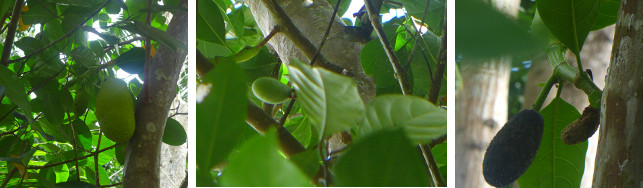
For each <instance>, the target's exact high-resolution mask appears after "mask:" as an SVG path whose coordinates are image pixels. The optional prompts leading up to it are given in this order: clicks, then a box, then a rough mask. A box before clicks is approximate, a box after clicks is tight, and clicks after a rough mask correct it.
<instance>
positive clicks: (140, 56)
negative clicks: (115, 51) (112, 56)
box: [116, 47, 145, 74]
mask: <svg viewBox="0 0 643 188" xmlns="http://www.w3.org/2000/svg"><path fill="white" fill-rule="evenodd" d="M116 65H118V67H120V68H121V69H123V70H124V71H125V72H127V73H130V74H141V73H143V69H144V68H145V49H143V48H140V47H134V48H131V49H130V50H129V51H127V52H125V53H123V54H121V56H118V58H117V59H116Z"/></svg>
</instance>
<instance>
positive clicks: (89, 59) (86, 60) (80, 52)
mask: <svg viewBox="0 0 643 188" xmlns="http://www.w3.org/2000/svg"><path fill="white" fill-rule="evenodd" d="M70 55H71V57H72V58H73V59H74V61H76V62H77V63H80V64H81V65H83V66H85V67H92V66H95V65H97V61H96V55H94V52H92V51H91V50H90V49H89V48H86V47H83V46H80V47H77V48H74V50H72V51H71V52H70Z"/></svg>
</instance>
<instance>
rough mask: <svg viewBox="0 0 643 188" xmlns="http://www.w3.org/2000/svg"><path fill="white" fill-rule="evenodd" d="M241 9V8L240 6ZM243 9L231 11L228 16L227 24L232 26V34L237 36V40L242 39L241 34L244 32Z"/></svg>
mask: <svg viewBox="0 0 643 188" xmlns="http://www.w3.org/2000/svg"><path fill="white" fill-rule="evenodd" d="M242 7H243V6H242ZM243 12H244V9H243V8H241V7H239V8H238V9H234V10H232V12H230V15H229V16H228V17H229V18H230V22H229V24H231V25H232V31H233V32H234V34H235V35H236V36H237V38H241V37H243V32H244V31H245V29H244V27H245V24H246V23H245V21H246V20H245V18H244V13H243Z"/></svg>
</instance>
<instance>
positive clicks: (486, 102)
mask: <svg viewBox="0 0 643 188" xmlns="http://www.w3.org/2000/svg"><path fill="white" fill-rule="evenodd" d="M489 2H490V3H491V4H492V5H493V6H495V7H496V8H498V9H499V10H501V11H502V12H504V13H506V14H508V15H509V16H511V17H516V15H517V14H518V8H519V6H520V1H518V0H490V1H489ZM511 59H512V58H511V57H510V56H505V57H500V58H495V59H490V60H473V59H465V60H463V62H462V64H461V67H460V70H461V73H462V80H463V87H462V90H461V91H458V93H457V94H456V121H455V125H456V137H457V138H456V139H455V148H456V156H455V172H456V180H455V183H456V184H455V187H491V186H490V185H489V184H487V182H486V181H485V180H484V177H483V176H482V159H483V158H484V152H485V150H486V148H487V146H488V145H489V142H491V139H492V138H493V136H494V135H495V134H496V132H498V130H500V128H501V127H502V125H504V123H505V122H506V121H507V97H508V95H509V76H510V73H511Z"/></svg>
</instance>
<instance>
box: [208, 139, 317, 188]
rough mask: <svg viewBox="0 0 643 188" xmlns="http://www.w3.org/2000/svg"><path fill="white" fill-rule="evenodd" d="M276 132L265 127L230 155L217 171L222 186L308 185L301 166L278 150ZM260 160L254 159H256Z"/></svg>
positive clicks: (308, 182) (308, 181)
mask: <svg viewBox="0 0 643 188" xmlns="http://www.w3.org/2000/svg"><path fill="white" fill-rule="evenodd" d="M279 149H280V147H279V143H278V140H277V134H276V132H275V131H274V129H273V130H271V131H269V132H268V133H267V134H266V136H265V137H254V138H253V139H251V140H249V141H248V142H246V144H244V145H243V146H241V147H240V148H239V153H238V154H236V155H232V156H231V157H230V160H229V162H228V165H227V166H226V169H225V170H224V171H223V173H222V174H221V179H220V180H221V185H222V186H226V187H255V186H261V187H303V186H311V185H310V180H309V179H308V178H307V177H306V175H304V173H302V171H301V170H299V168H298V167H297V165H295V164H294V163H292V162H291V161H289V160H288V159H286V158H284V157H283V156H282V155H281V154H279ZM258 158H259V159H261V160H257V159H258Z"/></svg>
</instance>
